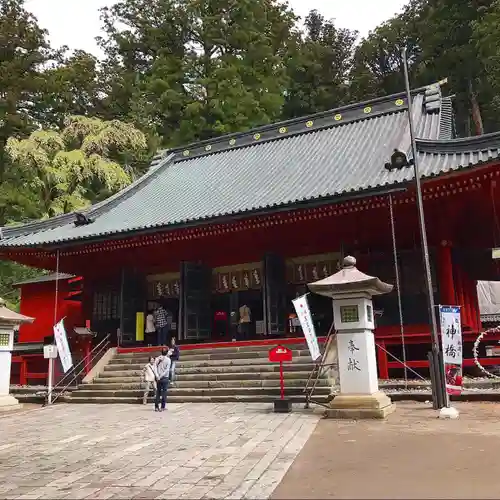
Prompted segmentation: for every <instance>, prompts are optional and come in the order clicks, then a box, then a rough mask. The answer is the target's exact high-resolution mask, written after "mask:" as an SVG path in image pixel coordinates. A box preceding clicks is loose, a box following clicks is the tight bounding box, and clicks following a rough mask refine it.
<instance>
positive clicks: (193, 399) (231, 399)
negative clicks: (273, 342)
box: [64, 393, 330, 411]
mask: <svg viewBox="0 0 500 500" xmlns="http://www.w3.org/2000/svg"><path fill="white" fill-rule="evenodd" d="M74 394H77V393H74ZM74 394H73V395H71V396H67V397H66V398H65V400H64V401H65V402H67V403H77V404H78V403H81V404H83V403H85V404H92V403H93V404H120V403H122V404H140V403H142V396H141V397H109V396H100V397H92V398H88V397H81V396H75V395H74ZM287 398H288V396H287ZM276 399H277V398H276V396H270V395H245V396H242V395H237V396H212V395H211V396H174V395H169V396H168V399H167V411H168V403H269V405H270V408H271V405H272V404H273V402H274V401H275V400H276ZM288 399H290V400H291V402H292V403H304V402H305V396H291V397H289V398H288ZM314 399H315V401H319V402H321V403H326V402H328V401H329V399H330V397H329V396H317V397H315V398H314ZM148 402H149V403H150V404H151V403H153V398H152V397H150V398H148ZM151 411H153V410H152V408H151Z"/></svg>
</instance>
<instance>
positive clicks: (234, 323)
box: [229, 311, 239, 342]
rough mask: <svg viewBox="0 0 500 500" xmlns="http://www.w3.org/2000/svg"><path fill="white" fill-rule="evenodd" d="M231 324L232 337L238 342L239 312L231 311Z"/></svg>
mask: <svg viewBox="0 0 500 500" xmlns="http://www.w3.org/2000/svg"><path fill="white" fill-rule="evenodd" d="M229 324H230V328H231V338H232V339H233V342H236V339H237V337H238V330H239V323H238V314H236V311H231V316H230V319H229Z"/></svg>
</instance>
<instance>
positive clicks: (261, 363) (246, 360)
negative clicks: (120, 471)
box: [65, 344, 330, 403]
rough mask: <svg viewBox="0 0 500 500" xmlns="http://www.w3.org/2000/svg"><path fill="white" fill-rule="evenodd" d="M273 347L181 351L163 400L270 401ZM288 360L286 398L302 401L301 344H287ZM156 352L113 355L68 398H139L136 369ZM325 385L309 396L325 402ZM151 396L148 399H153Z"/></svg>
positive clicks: (275, 373)
mask: <svg viewBox="0 0 500 500" xmlns="http://www.w3.org/2000/svg"><path fill="white" fill-rule="evenodd" d="M271 347H272V346H244V347H236V346H228V347H223V348H215V349H193V350H182V347H181V356H180V361H179V362H178V363H177V368H176V374H177V380H176V384H175V386H170V387H169V389H168V396H167V397H168V401H170V402H176V403H187V402H214V403H215V402H216V403H223V402H238V401H240V402H272V401H274V399H276V398H279V396H280V381H279V364H276V363H269V361H268V359H267V356H268V350H269V349H270V348H271ZM289 347H290V348H291V349H292V350H293V361H292V363H287V364H286V365H285V366H284V373H285V397H288V398H290V399H291V400H292V401H293V402H295V403H298V402H303V401H305V394H304V392H303V391H304V387H305V386H306V382H307V379H308V377H309V375H310V373H311V370H312V369H313V367H314V365H313V362H312V359H311V356H310V355H309V351H308V350H307V347H306V345H305V344H296V345H291V346H289ZM157 354H158V352H154V353H151V352H149V353H148V352H146V353H144V352H142V353H139V352H138V353H122V354H116V356H115V357H114V358H112V359H111V360H110V362H109V363H108V364H107V365H106V366H104V368H103V370H102V372H101V373H100V374H99V375H98V376H97V377H96V378H94V380H93V381H92V382H90V383H86V384H81V385H80V386H79V388H78V389H77V390H76V391H74V392H72V394H71V395H69V396H67V397H65V400H66V401H67V402H71V403H140V402H141V401H142V394H143V391H142V387H141V374H142V368H143V366H144V365H145V364H146V363H147V361H148V359H149V356H151V355H157ZM329 394H330V389H329V387H328V383H327V381H326V380H324V379H321V380H319V381H318V384H317V387H316V390H315V392H314V399H315V400H318V401H322V402H326V401H327V400H328V398H329ZM152 398H153V395H152V394H151V395H150V398H149V400H150V401H152Z"/></svg>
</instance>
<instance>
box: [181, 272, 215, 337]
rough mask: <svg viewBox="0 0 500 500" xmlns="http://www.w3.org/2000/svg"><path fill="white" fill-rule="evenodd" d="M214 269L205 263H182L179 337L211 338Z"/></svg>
mask: <svg viewBox="0 0 500 500" xmlns="http://www.w3.org/2000/svg"><path fill="white" fill-rule="evenodd" d="M211 294H212V270H211V269H210V268H208V267H206V266H204V265H203V264H198V263H194V262H182V263H181V290H180V307H179V309H180V310H179V323H180V325H179V327H180V328H179V338H181V339H184V340H205V339H209V338H210V336H211V332H212V321H211V319H212V315H211V312H212V311H211V305H210V303H211Z"/></svg>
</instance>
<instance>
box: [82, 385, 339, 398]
mask: <svg viewBox="0 0 500 500" xmlns="http://www.w3.org/2000/svg"><path fill="white" fill-rule="evenodd" d="M143 392H144V391H143V390H142V389H137V390H117V391H113V390H107V389H106V390H95V389H93V388H92V385H89V386H86V387H85V388H84V389H81V390H78V391H76V392H75V393H74V394H75V396H78V397H87V398H91V397H104V396H107V397H126V398H133V397H139V396H142V395H143ZM303 393H304V388H303V387H288V388H287V387H286V386H285V394H287V395H289V396H292V395H293V396H298V395H301V394H303ZM168 394H169V395H172V396H236V395H241V396H244V395H259V394H263V395H270V396H279V395H280V388H279V387H237V388H235V387H219V388H208V389H203V388H201V389H193V388H188V389H181V388H176V387H169V389H168ZM315 394H326V395H328V394H330V388H329V387H318V388H317V389H316V391H315Z"/></svg>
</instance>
